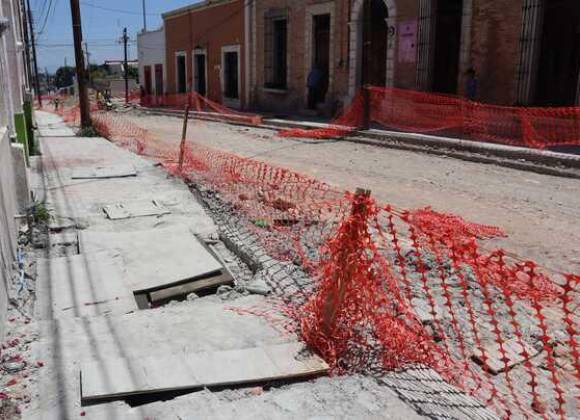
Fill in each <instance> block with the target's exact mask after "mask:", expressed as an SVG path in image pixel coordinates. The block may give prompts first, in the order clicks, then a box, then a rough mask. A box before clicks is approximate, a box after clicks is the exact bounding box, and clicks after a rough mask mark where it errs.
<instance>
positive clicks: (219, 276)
mask: <svg viewBox="0 0 580 420" xmlns="http://www.w3.org/2000/svg"><path fill="white" fill-rule="evenodd" d="M233 282H234V279H233V276H232V275H231V274H230V273H229V272H228V271H227V270H225V269H224V270H222V271H221V272H217V273H215V272H214V273H211V274H209V275H208V276H204V277H199V278H196V279H193V280H186V281H184V282H182V283H181V284H178V285H175V286H172V287H166V288H163V289H159V290H154V291H148V292H142V293H135V301H136V302H137V307H138V308H139V309H141V310H146V309H152V308H159V307H162V306H164V305H167V304H168V303H169V302H184V301H186V300H187V299H188V296H190V295H191V294H192V293H195V295H196V296H197V297H204V296H209V295H212V294H215V293H216V291H217V289H218V288H219V287H220V286H223V285H231V284H232V283H233Z"/></svg>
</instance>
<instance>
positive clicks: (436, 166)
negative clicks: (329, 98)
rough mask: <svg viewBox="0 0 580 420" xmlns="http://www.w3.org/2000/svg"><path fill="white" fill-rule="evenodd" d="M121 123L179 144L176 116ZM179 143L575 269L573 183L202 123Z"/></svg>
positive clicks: (577, 202)
mask: <svg viewBox="0 0 580 420" xmlns="http://www.w3.org/2000/svg"><path fill="white" fill-rule="evenodd" d="M126 118H129V119H131V120H132V122H134V123H135V124H137V125H138V126H139V127H142V128H144V129H146V130H148V132H149V133H150V136H151V137H152V139H154V140H155V141H156V142H158V143H166V144H167V148H168V150H169V149H172V148H175V147H176V146H177V145H178V143H179V139H180V137H181V128H182V121H181V120H180V119H179V118H176V117H172V116H159V115H148V114H145V113H141V112H133V113H129V114H126ZM187 138H188V141H190V142H193V143H199V144H204V145H207V146H211V147H213V148H216V149H219V150H224V151H228V152H232V153H236V154H238V155H240V156H244V157H251V158H254V159H256V160H260V161H264V162H269V163H272V164H274V165H277V166H282V167H286V168H288V169H292V170H294V171H297V172H300V173H303V174H305V175H309V176H311V177H313V178H316V179H319V180H321V181H324V182H327V183H329V184H331V185H333V186H335V187H339V188H343V189H348V190H351V191H353V190H355V189H356V188H358V187H362V188H368V189H370V190H371V191H372V194H373V196H374V197H375V198H376V199H377V200H378V201H379V202H381V203H390V204H392V205H395V206H398V207H402V208H408V209H412V208H421V207H426V206H432V207H433V208H434V209H435V210H437V211H443V212H450V213H453V214H456V215H459V216H461V217H463V218H465V219H467V220H469V221H471V222H476V223H483V224H489V225H495V226H499V227H501V228H502V229H503V230H504V231H505V232H506V233H507V235H508V236H507V237H506V238H498V239H493V240H491V241H489V242H487V243H486V244H485V246H486V248H487V249H492V248H494V247H496V246H497V247H503V248H505V249H507V250H508V251H511V252H513V253H516V254H517V255H519V256H520V257H523V258H526V259H531V260H534V261H536V262H538V263H539V264H541V265H542V266H544V267H545V268H547V269H549V270H551V271H560V272H578V271H580V256H579V255H578V244H579V243H580V226H579V225H578V220H580V194H578V192H579V187H578V180H575V179H567V178H560V177H555V176H549V175H541V174H536V173H532V172H526V171H520V170H516V169H510V168H504V167H499V166H496V165H492V164H483V163H476V162H468V161H463V160H458V159H454V158H448V157H445V156H434V155H430V154H427V153H417V152H410V151H402V150H395V149H390V148H383V147H376V146H371V145H363V144H357V143H353V142H348V141H344V140H309V139H293V138H280V137H278V136H277V135H276V132H274V131H272V130H267V129H260V128H253V127H241V126H235V125H228V124H220V123H214V122H208V121H203V122H199V121H195V120H193V121H191V122H190V127H189V131H188V137H187Z"/></svg>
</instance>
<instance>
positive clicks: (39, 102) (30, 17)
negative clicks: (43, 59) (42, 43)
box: [26, 0, 42, 108]
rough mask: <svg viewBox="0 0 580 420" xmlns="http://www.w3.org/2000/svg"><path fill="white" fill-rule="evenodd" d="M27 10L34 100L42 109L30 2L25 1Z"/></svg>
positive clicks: (28, 0)
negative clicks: (32, 58)
mask: <svg viewBox="0 0 580 420" xmlns="http://www.w3.org/2000/svg"><path fill="white" fill-rule="evenodd" d="M26 6H27V8H28V24H29V25H30V41H31V43H32V55H33V56H34V89H35V90H36V98H37V99H38V105H39V106H40V107H41V108H42V95H41V94H40V81H39V79H38V62H37V59H36V41H35V37H34V18H33V16H32V9H31V8H30V0H26Z"/></svg>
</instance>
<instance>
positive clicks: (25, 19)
mask: <svg viewBox="0 0 580 420" xmlns="http://www.w3.org/2000/svg"><path fill="white" fill-rule="evenodd" d="M20 8H21V10H22V13H21V14H20V15H21V19H22V29H23V30H22V32H23V35H24V44H25V45H26V48H25V49H24V55H25V57H26V76H27V80H28V86H27V87H28V88H29V89H30V87H31V86H32V85H33V80H34V79H33V77H32V68H31V67H30V63H31V61H32V60H31V58H30V38H29V37H28V17H27V16H28V11H27V10H28V9H27V8H26V3H25V2H24V0H20Z"/></svg>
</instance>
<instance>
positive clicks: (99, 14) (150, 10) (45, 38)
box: [30, 0, 199, 73]
mask: <svg viewBox="0 0 580 420" xmlns="http://www.w3.org/2000/svg"><path fill="white" fill-rule="evenodd" d="M198 1H199V0H146V5H147V6H146V8H147V28H148V29H154V28H158V27H159V26H161V23H162V19H161V13H164V12H167V11H169V10H173V9H176V8H179V7H183V6H187V5H188V4H193V3H197V2H198ZM80 4H81V14H82V23H83V39H84V40H85V41H86V42H87V43H88V48H89V53H90V54H91V56H90V60H91V63H97V64H102V63H103V61H104V60H120V59H122V58H123V46H122V45H121V44H120V43H119V39H120V37H121V35H122V32H123V28H124V27H125V26H126V27H127V30H128V33H129V37H130V39H131V42H130V47H129V57H130V58H132V59H135V58H137V46H136V36H137V32H139V31H140V30H141V29H142V27H143V14H142V0H80ZM30 6H31V7H32V11H33V13H34V21H35V29H36V30H35V32H36V33H37V45H38V47H37V54H38V64H39V69H38V70H39V71H44V69H45V68H48V70H49V71H50V72H51V73H52V72H54V71H55V70H56V69H57V68H58V67H60V66H62V65H64V61H65V57H66V61H67V63H68V65H74V49H73V47H72V45H73V38H72V28H71V13H70V0H30ZM49 9H50V10H49Z"/></svg>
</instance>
